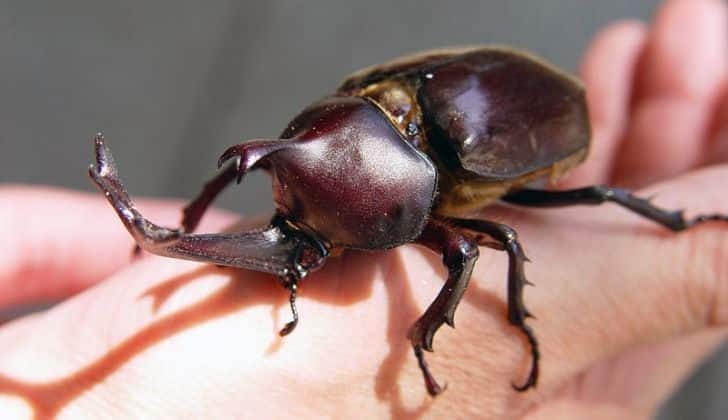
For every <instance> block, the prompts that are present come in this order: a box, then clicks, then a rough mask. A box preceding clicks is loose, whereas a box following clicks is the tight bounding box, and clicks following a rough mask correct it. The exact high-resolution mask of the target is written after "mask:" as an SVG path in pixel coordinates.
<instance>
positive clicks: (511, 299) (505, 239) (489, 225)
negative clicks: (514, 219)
mask: <svg viewBox="0 0 728 420" xmlns="http://www.w3.org/2000/svg"><path fill="white" fill-rule="evenodd" d="M446 220H447V221H448V222H450V223H452V224H453V225H455V226H459V227H462V228H465V229H467V230H470V231H473V232H477V233H485V234H487V235H488V236H490V237H492V238H493V239H495V240H496V241H497V242H498V244H499V246H495V247H492V248H495V249H498V250H505V251H506V252H507V253H508V321H509V322H510V323H511V324H513V325H515V326H516V327H518V328H519V329H520V330H521V331H522V332H523V334H525V336H526V338H527V339H528V343H529V345H530V346H531V358H532V361H531V370H530V372H529V374H528V379H526V382H524V383H523V384H522V385H515V384H513V388H514V389H516V390H517V391H525V390H527V389H528V388H531V387H535V386H536V383H537V381H538V373H539V359H540V352H539V349H538V341H537V340H536V336H535V335H534V333H533V330H532V329H531V327H529V326H528V325H527V324H526V318H529V317H531V318H532V317H533V315H532V314H531V313H530V312H529V311H528V309H526V305H525V304H524V303H523V287H524V286H526V285H530V284H531V283H530V282H529V281H528V280H526V275H525V271H524V267H523V266H524V263H525V262H526V261H528V258H527V257H526V254H525V253H524V252H523V247H522V246H521V244H520V243H519V242H518V237H517V235H516V231H515V230H513V229H512V228H511V227H509V226H506V225H504V224H501V223H496V222H490V221H487V220H472V219H450V218H448V219H446ZM481 244H482V245H486V246H491V244H490V243H489V242H486V241H481Z"/></svg>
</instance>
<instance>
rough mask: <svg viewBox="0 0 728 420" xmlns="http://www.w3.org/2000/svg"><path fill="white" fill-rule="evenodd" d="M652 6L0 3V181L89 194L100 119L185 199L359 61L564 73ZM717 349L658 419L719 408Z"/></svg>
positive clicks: (141, 190) (256, 191)
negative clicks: (489, 49) (450, 52)
mask: <svg viewBox="0 0 728 420" xmlns="http://www.w3.org/2000/svg"><path fill="white" fill-rule="evenodd" d="M658 3H659V2H658V1H657V0H611V1H603V0H588V1H587V0H548V1H545V0H532V1H503V0H489V1H480V2H476V1H467V2H453V1H449V2H445V1H425V2H422V1H419V2H414V1H413V2H398V3H396V4H390V3H389V2H385V1H382V0H369V1H358V2H354V3H351V4H347V3H346V2H343V1H342V2H339V1H331V2H302V1H287V2H286V1H268V2H258V3H252V2H235V1H216V2H199V1H197V2H194V1H174V2H172V1H169V2H153V3H152V2H146V1H142V0H133V1H125V2H101V1H91V0H88V1H84V0H67V1H63V2H59V1H51V0H45V1H34V2H30V1H21V0H17V1H14V0H0V182H25V183H38V184H51V185H57V186H64V187H70V188H75V189H82V190H88V191H91V190H92V188H91V185H90V183H89V181H88V180H87V179H86V175H85V174H86V168H87V165H88V164H89V162H90V159H91V157H92V156H91V142H90V138H91V136H92V135H93V134H94V132H95V131H98V130H102V131H103V132H104V133H105V135H106V137H107V138H108V139H109V142H110V144H111V145H112V148H113V150H114V154H115V156H116V158H117V161H118V162H119V163H120V170H121V172H122V173H123V174H124V180H125V182H126V185H127V187H128V188H129V190H130V191H131V192H132V194H133V195H136V196H139V195H155V196H176V197H191V196H192V195H193V194H194V193H196V192H197V191H198V188H199V187H200V185H201V183H202V182H203V180H204V179H205V178H207V177H208V176H210V175H212V174H213V173H214V171H215V162H216V160H217V157H218V156H219V154H220V153H221V152H222V151H223V150H224V149H225V148H226V147H227V146H230V145H232V144H235V143H238V142H239V141H240V140H242V139H245V138H254V137H265V136H276V135H277V134H278V133H279V132H280V130H281V129H282V128H283V126H284V125H285V123H286V122H287V121H288V120H289V118H290V117H291V116H293V115H294V114H295V113H296V112H297V111H299V110H300V109H301V108H302V107H303V106H305V105H306V104H307V103H309V102H310V101H312V100H314V99H316V98H318V97H320V96H322V95H324V94H325V93H327V92H329V91H331V90H332V89H333V88H335V87H336V85H337V84H338V82H339V80H341V78H342V77H343V76H345V75H346V74H348V73H349V72H351V71H353V70H356V69H358V68H360V67H363V66H367V65H370V64H374V63H378V62H381V61H384V60H386V59H388V58H391V57H395V56H398V55H401V54H403V53H407V52H412V51H417V50H423V49H429V48H433V47H441V46H449V45H458V44H474V43H502V44H510V45H514V46H520V47H523V48H527V49H529V50H532V51H534V52H536V53H538V54H540V55H542V56H544V57H546V58H548V59H550V60H551V61H554V62H556V63H558V64H559V65H561V66H563V67H565V68H567V69H571V70H576V68H577V66H578V61H579V57H580V56H581V54H582V52H583V50H584V48H585V46H586V45H587V43H588V42H589V40H590V38H591V37H592V36H593V35H594V33H595V32H596V31H597V30H598V28H600V27H602V26H603V25H605V24H606V23H608V22H610V21H613V20H615V19H619V18H623V17H636V18H642V19H647V18H649V16H650V15H651V14H652V12H653V11H654V10H655V8H656V7H657V5H658ZM240 188H242V192H241V189H240ZM240 188H237V189H234V192H233V193H230V192H228V193H226V194H225V195H224V196H223V197H222V199H221V201H219V202H218V203H219V205H221V206H223V207H227V208H231V209H234V210H237V211H239V212H244V213H248V214H251V213H260V212H264V211H266V210H269V209H271V208H272V204H271V200H270V189H269V188H270V184H269V181H268V179H267V178H266V177H264V176H262V175H257V174H254V175H252V176H250V177H248V178H246V182H245V183H244V185H243V186H241V187H240ZM246 197H247V198H246ZM722 353H723V354H722V357H716V358H715V360H713V361H712V362H711V363H709V364H708V365H706V366H705V367H704V368H703V369H702V370H701V371H700V373H699V374H698V375H697V376H696V377H695V378H694V379H693V380H691V381H690V382H689V384H688V385H687V386H686V388H685V389H684V391H682V392H681V393H680V395H679V396H678V397H677V398H676V399H673V400H672V401H671V402H670V403H668V404H667V407H666V410H664V412H663V415H662V417H661V418H664V419H671V418H675V419H678V418H700V419H719V418H725V417H726V415H725V414H723V415H721V413H726V412H728V404H727V403H726V401H725V398H721V397H724V396H725V395H726V391H725V390H726V389H728V375H726V372H728V348H724V350H723V352H722ZM721 372H722V373H721Z"/></svg>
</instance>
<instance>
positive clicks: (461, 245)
mask: <svg viewBox="0 0 728 420" xmlns="http://www.w3.org/2000/svg"><path fill="white" fill-rule="evenodd" d="M416 242H417V243H419V244H422V245H424V246H426V247H428V248H430V249H432V250H433V251H435V252H438V253H441V254H442V261H443V263H444V264H445V266H446V267H447V270H448V278H447V281H446V282H445V285H444V286H443V287H442V289H441V290H440V293H438V295H437V297H436V298H435V300H434V301H433V302H432V303H431V304H430V306H429V307H428V308H427V310H426V311H425V313H424V314H423V315H422V316H421V317H420V318H419V319H418V320H417V321H416V322H415V323H414V325H412V327H411V328H410V330H409V333H408V334H407V337H408V338H409V339H410V341H411V342H412V348H413V350H414V353H415V356H416V357H417V361H418V363H419V366H420V370H422V374H423V376H424V378H425V385H426V386H427V392H429V393H430V395H437V394H439V393H440V392H442V391H443V389H444V388H442V387H440V385H438V384H437V382H436V381H435V378H434V377H433V376H432V374H431V373H430V371H429V369H428V367H427V363H426V362H425V358H424V354H423V352H422V350H427V351H432V338H433V336H434V335H435V332H436V331H437V330H438V329H439V328H440V326H442V324H443V323H447V324H448V325H450V326H454V321H453V318H454V315H455V309H456V308H457V305H458V303H459V302H460V299H461V298H462V296H463V293H465V289H466V288H467V286H468V282H469V281H470V275H471V273H472V272H473V266H474V265H475V261H476V260H477V259H478V246H477V245H476V244H475V243H474V242H473V241H472V240H471V239H469V238H467V237H466V236H465V235H463V234H462V233H460V232H459V231H458V230H457V229H455V228H453V227H452V226H450V225H448V224H446V223H444V222H443V221H441V220H438V219H435V218H432V217H431V218H430V220H429V221H428V222H427V225H426V226H425V229H424V231H423V232H422V235H420V237H419V238H418V239H417V241H416Z"/></svg>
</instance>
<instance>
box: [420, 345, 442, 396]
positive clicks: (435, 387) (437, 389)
mask: <svg viewBox="0 0 728 420" xmlns="http://www.w3.org/2000/svg"><path fill="white" fill-rule="evenodd" d="M412 349H413V350H414V352H415V357H417V364H418V365H419V366H420V370H421V371H422V376H423V377H424V379H425V387H426V388H427V393H428V394H430V395H432V396H433V397H434V396H436V395H438V394H441V393H442V392H443V391H445V390H446V389H447V384H445V385H444V386H440V384H438V383H437V381H436V380H435V377H434V376H432V374H431V373H430V368H429V367H428V366H427V362H426V361H425V355H424V353H423V352H422V346H419V345H415V346H412Z"/></svg>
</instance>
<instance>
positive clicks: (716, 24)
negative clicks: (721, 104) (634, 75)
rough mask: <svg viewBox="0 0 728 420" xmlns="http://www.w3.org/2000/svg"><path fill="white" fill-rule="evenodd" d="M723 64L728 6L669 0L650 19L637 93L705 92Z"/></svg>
mask: <svg viewBox="0 0 728 420" xmlns="http://www.w3.org/2000/svg"><path fill="white" fill-rule="evenodd" d="M727 63H728V8H727V7H726V4H725V3H724V2H723V1H720V0H672V1H669V2H667V3H665V5H664V6H662V8H660V9H659V10H658V12H657V14H656V16H655V18H654V24H653V28H652V30H651V31H650V35H649V40H648V43H647V48H646V50H645V56H644V58H643V61H642V63H641V67H642V68H641V71H640V79H639V85H640V92H639V93H640V96H650V95H653V96H654V95H669V96H678V97H684V98H689V99H692V100H695V101H701V100H705V99H706V98H709V97H711V96H712V95H713V94H714V92H715V91H716V88H717V87H718V85H719V83H721V82H722V78H723V75H724V74H725V70H726V65H727Z"/></svg>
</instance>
